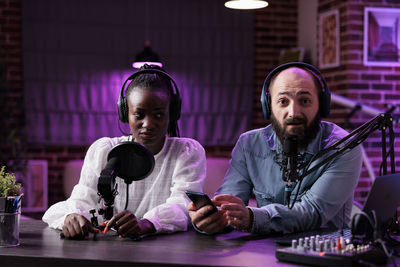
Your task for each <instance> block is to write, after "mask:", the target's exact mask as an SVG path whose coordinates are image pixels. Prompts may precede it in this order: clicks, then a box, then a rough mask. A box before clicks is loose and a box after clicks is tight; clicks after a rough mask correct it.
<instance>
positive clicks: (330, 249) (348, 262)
mask: <svg viewBox="0 0 400 267" xmlns="http://www.w3.org/2000/svg"><path fill="white" fill-rule="evenodd" d="M275 256H276V258H277V259H278V260H280V261H287V262H293V263H298V264H307V265H316V266H335V267H336V266H354V265H357V263H363V262H364V263H373V264H384V263H386V262H387V256H386V255H385V253H384V251H383V250H382V249H381V248H378V247H376V246H375V245H373V244H372V243H365V244H353V243H351V242H350V240H349V239H347V240H346V239H345V238H343V236H340V237H338V238H329V237H328V238H327V237H321V236H319V235H316V236H309V237H304V238H299V239H293V240H292V245H291V246H290V247H285V248H278V249H277V250H276V252H275Z"/></svg>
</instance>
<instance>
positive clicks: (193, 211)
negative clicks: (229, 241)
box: [188, 201, 228, 234]
mask: <svg viewBox="0 0 400 267" xmlns="http://www.w3.org/2000/svg"><path fill="white" fill-rule="evenodd" d="M213 202H214V201H213ZM214 204H216V203H215V202H214ZM216 205H217V204H216ZM188 211H189V216H190V218H191V219H192V222H193V223H194V225H195V226H196V227H197V228H198V229H199V230H201V231H203V232H206V233H208V234H215V233H218V232H220V231H222V229H224V227H225V226H226V225H227V223H228V222H227V220H226V217H225V215H224V212H223V211H220V210H219V211H217V212H214V213H212V214H209V215H207V213H209V212H210V211H212V207H211V206H210V205H207V206H204V207H202V208H200V209H197V208H196V206H195V205H194V203H193V202H191V203H190V204H189V205H188Z"/></svg>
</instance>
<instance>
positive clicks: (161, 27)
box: [22, 0, 254, 146]
mask: <svg viewBox="0 0 400 267" xmlns="http://www.w3.org/2000/svg"><path fill="white" fill-rule="evenodd" d="M223 3H224V1H220V0H191V1H187V0H169V1H163V0H147V1H132V0H116V1H112V2H111V1H108V0H71V1H59V0H35V1H30V0H23V1H22V29H23V46H22V50H23V75H24V101H25V102H24V108H25V114H26V124H27V128H28V133H29V134H28V142H30V143H43V144H83V145H86V144H90V143H92V142H93V141H94V140H96V139H98V138H100V137H103V136H120V135H122V134H123V132H129V128H128V127H127V125H120V126H121V128H122V132H121V131H120V129H119V123H118V115H117V105H116V102H117V99H118V95H119V93H120V90H121V86H122V84H123V82H124V81H125V79H126V78H128V77H129V75H131V74H132V73H133V72H134V71H135V70H134V69H133V68H132V67H131V64H132V62H133V59H134V58H135V55H136V54H137V53H139V52H140V51H142V50H143V47H144V45H143V44H144V41H145V40H150V41H151V44H152V49H153V50H154V51H155V52H156V53H157V54H159V56H160V58H161V60H162V62H163V63H164V67H165V69H166V70H167V72H169V74H170V75H171V76H172V77H173V78H174V80H175V81H176V83H177V85H178V88H179V89H180V94H181V96H182V101H183V103H182V116H181V119H180V121H179V126H180V130H181V136H185V137H191V138H195V139H197V140H198V141H199V142H200V143H201V144H203V145H207V146H209V145H232V144H234V143H235V142H236V140H237V138H238V136H239V135H240V133H242V132H244V131H246V130H248V129H249V126H250V125H251V121H250V120H251V111H252V99H253V97H252V94H253V75H254V74H253V73H254V72H253V64H254V36H253V28H254V19H253V17H254V16H253V15H254V14H253V12H252V11H240V10H230V9H227V8H225V7H224V5H223Z"/></svg>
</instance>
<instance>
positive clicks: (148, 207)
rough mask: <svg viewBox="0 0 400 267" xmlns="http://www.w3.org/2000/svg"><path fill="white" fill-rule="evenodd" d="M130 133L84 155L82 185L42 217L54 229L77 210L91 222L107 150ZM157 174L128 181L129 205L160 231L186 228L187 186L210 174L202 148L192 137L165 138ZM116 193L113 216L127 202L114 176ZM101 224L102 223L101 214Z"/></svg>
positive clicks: (105, 141)
mask: <svg viewBox="0 0 400 267" xmlns="http://www.w3.org/2000/svg"><path fill="white" fill-rule="evenodd" d="M127 140H128V137H127V136H122V137H114V138H109V137H103V138H101V139H99V140H97V141H95V142H94V143H93V144H92V145H91V146H90V147H89V150H88V152H87V154H86V157H85V160H84V163H83V167H82V171H81V177H80V180H79V183H78V184H77V185H76V186H75V187H74V189H73V191H72V193H71V197H70V198H68V199H67V200H66V201H61V202H58V203H56V204H54V205H52V206H51V207H50V208H49V209H48V210H47V211H46V213H45V214H44V216H43V218H42V219H43V221H44V222H46V223H48V224H49V226H50V227H51V228H55V229H62V226H63V224H64V220H65V217H66V216H67V215H68V214H71V213H78V214H81V215H83V216H85V217H86V218H87V219H88V220H90V217H91V214H90V213H89V210H91V209H96V215H98V214H97V211H98V210H99V208H101V203H100V204H99V203H98V199H99V196H98V195H97V183H98V178H99V177H100V172H101V171H102V170H103V168H104V167H105V165H106V163H107V155H108V152H109V151H110V150H111V149H112V147H114V146H115V145H116V144H118V143H120V142H123V141H127ZM154 159H155V166H154V169H153V172H152V173H151V174H150V175H149V176H148V177H146V178H145V179H143V180H140V181H133V182H132V183H131V184H130V185H129V204H128V207H127V209H128V210H130V211H131V212H133V213H134V214H135V216H136V217H138V218H145V219H148V220H149V221H150V222H152V223H153V225H154V227H155V229H156V231H157V233H168V232H175V231H185V230H187V227H188V224H189V222H190V218H189V216H188V212H187V208H186V206H187V205H188V204H189V203H190V200H189V199H188V198H187V197H186V195H185V190H191V191H202V188H203V184H204V179H205V175H206V157H205V151H204V148H203V147H202V146H201V145H200V144H199V143H198V142H197V141H195V140H193V139H190V138H176V137H168V136H167V137H166V139H165V142H164V145H163V148H162V149H161V151H160V152H159V153H157V154H156V155H155V156H154ZM116 183H117V184H118V187H117V188H118V195H117V196H116V197H115V202H114V214H117V213H119V212H121V211H123V209H124V207H125V201H126V184H125V182H124V181H123V179H120V178H118V177H117V178H116ZM98 218H99V223H101V222H102V218H101V216H98Z"/></svg>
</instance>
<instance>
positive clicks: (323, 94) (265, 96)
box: [260, 62, 331, 120]
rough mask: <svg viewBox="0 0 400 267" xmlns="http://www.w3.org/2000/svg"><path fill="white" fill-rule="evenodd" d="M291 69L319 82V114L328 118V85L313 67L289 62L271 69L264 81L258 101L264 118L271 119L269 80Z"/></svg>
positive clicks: (329, 99) (329, 94)
mask: <svg viewBox="0 0 400 267" xmlns="http://www.w3.org/2000/svg"><path fill="white" fill-rule="evenodd" d="M291 67H297V68H300V69H305V70H308V71H310V72H311V73H312V74H313V76H314V77H315V78H316V79H317V80H318V81H319V83H320V86H321V90H320V93H319V113H320V115H321V117H328V116H329V112H330V106H331V93H330V92H329V89H328V85H327V84H326V81H325V79H324V77H323V76H322V74H321V72H320V71H319V70H318V69H317V68H315V67H314V66H312V65H310V64H307V63H304V62H289V63H286V64H283V65H280V66H278V67H276V68H275V69H273V70H272V71H271V72H270V73H269V74H268V76H267V77H266V78H265V80H264V85H263V87H262V92H261V99H260V100H261V106H262V111H263V115H264V118H265V119H267V120H268V119H270V118H271V94H270V93H269V90H268V87H269V85H270V83H271V79H272V78H273V77H275V75H276V74H277V73H279V72H281V71H283V70H285V69H288V68H291Z"/></svg>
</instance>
